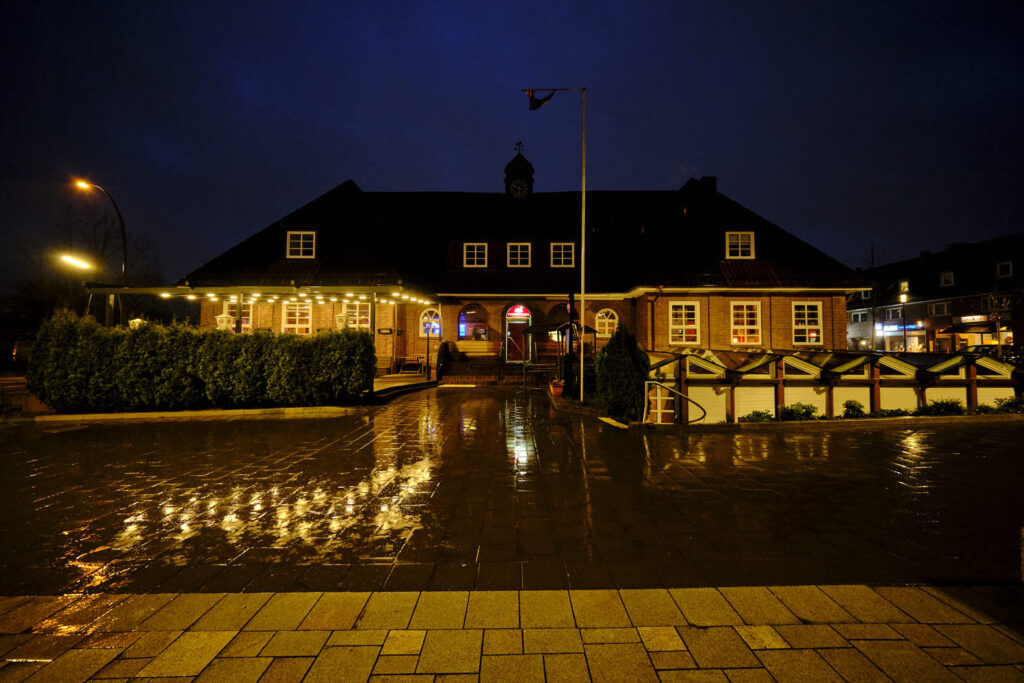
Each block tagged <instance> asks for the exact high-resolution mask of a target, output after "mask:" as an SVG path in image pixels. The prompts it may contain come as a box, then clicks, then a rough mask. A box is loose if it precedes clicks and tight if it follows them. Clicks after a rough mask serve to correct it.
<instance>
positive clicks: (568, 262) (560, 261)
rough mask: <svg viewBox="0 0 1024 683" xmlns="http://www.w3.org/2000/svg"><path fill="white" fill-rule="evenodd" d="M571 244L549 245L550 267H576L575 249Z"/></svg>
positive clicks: (553, 243)
mask: <svg viewBox="0 0 1024 683" xmlns="http://www.w3.org/2000/svg"><path fill="white" fill-rule="evenodd" d="M575 246H576V245H575V244H574V243H573V242H552V243H551V267H552V268H572V267H573V266H575V265H576V249H575Z"/></svg>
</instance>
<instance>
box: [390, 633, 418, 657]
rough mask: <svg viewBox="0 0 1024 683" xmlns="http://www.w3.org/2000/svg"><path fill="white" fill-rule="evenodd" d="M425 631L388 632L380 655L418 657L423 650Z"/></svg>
mask: <svg viewBox="0 0 1024 683" xmlns="http://www.w3.org/2000/svg"><path fill="white" fill-rule="evenodd" d="M426 635H427V632H426V631H390V632H389V633H388V637H387V639H386V640H385V641H384V647H382V648H381V650H380V653H381V654H382V655H418V654H419V653H420V650H421V649H422V648H423V639H424V638H425V637H426Z"/></svg>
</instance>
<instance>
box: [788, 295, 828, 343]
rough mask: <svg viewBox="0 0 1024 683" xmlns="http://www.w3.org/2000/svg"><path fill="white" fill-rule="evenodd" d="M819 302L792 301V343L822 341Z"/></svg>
mask: <svg viewBox="0 0 1024 683" xmlns="http://www.w3.org/2000/svg"><path fill="white" fill-rule="evenodd" d="M821 340H822V335H821V302H820V301H794V302H793V344H818V345H820V344H821V343H822V341H821Z"/></svg>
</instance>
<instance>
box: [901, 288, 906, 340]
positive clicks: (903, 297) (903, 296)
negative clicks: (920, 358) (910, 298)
mask: <svg viewBox="0 0 1024 683" xmlns="http://www.w3.org/2000/svg"><path fill="white" fill-rule="evenodd" d="M900 304H901V306H900V322H901V323H903V352H904V353H906V352H907V294H906V292H904V293H902V294H900Z"/></svg>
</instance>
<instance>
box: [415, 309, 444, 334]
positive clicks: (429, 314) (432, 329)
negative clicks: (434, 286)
mask: <svg viewBox="0 0 1024 683" xmlns="http://www.w3.org/2000/svg"><path fill="white" fill-rule="evenodd" d="M428 335H429V336H431V337H434V338H437V337H440V336H441V313H440V312H439V311H438V310H437V309H436V308H428V309H426V310H425V311H423V312H422V313H420V336H421V337H426V336H428Z"/></svg>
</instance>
